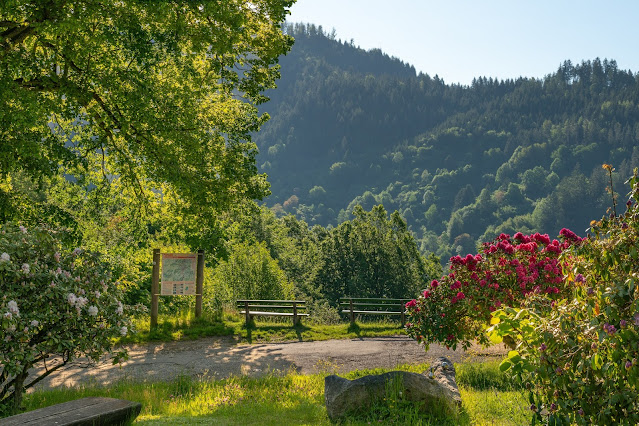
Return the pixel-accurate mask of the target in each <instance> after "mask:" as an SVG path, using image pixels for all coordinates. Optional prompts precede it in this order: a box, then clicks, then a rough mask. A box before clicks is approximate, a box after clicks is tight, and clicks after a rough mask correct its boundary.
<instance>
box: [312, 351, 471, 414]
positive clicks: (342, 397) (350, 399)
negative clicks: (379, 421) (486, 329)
mask: <svg viewBox="0 0 639 426" xmlns="http://www.w3.org/2000/svg"><path fill="white" fill-rule="evenodd" d="M391 383H392V384H393V386H392V387H393V388H395V387H396V388H397V389H398V390H399V391H400V392H401V397H402V398H403V399H405V400H407V401H412V402H414V403H415V404H417V406H418V407H419V409H420V411H423V412H429V411H430V410H431V408H432V407H433V406H437V407H438V409H437V410H436V411H438V412H441V410H442V408H444V410H455V409H456V408H457V407H460V406H461V396H460V394H459V389H458V387H457V383H456V381H455V367H454V366H453V364H452V363H451V362H450V361H449V360H448V359H446V358H444V357H441V358H438V359H437V361H435V362H434V363H433V364H432V366H431V367H430V369H428V371H425V372H424V373H423V374H416V373H408V372H406V371H391V372H389V373H385V374H380V375H372V376H365V377H361V378H359V379H356V380H348V379H344V378H342V377H338V376H335V375H331V376H327V377H326V379H325V380H324V398H325V401H326V411H327V412H328V417H329V418H330V419H331V420H332V421H338V420H340V419H342V418H343V417H344V416H346V415H348V414H350V413H357V412H362V411H364V410H367V409H368V408H369V407H370V406H371V405H372V404H373V403H374V402H376V401H382V400H383V399H384V397H385V396H386V394H387V392H388V391H389V384H391Z"/></svg>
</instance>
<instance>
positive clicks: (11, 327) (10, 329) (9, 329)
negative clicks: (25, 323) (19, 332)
mask: <svg viewBox="0 0 639 426" xmlns="http://www.w3.org/2000/svg"><path fill="white" fill-rule="evenodd" d="M7 331H8V332H9V333H13V332H14V331H16V325H15V324H11V325H10V326H9V328H7Z"/></svg>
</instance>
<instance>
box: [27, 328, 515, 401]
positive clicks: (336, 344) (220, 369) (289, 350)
mask: <svg viewBox="0 0 639 426" xmlns="http://www.w3.org/2000/svg"><path fill="white" fill-rule="evenodd" d="M128 350H129V360H128V361H126V362H124V363H123V364H122V365H113V364H112V363H111V361H110V360H108V359H105V360H103V361H101V362H99V363H98V364H97V365H88V363H87V362H86V360H82V359H80V360H77V361H75V362H74V363H72V364H69V365H67V366H65V367H64V368H63V369H62V370H61V371H58V372H56V373H54V374H52V375H51V376H50V377H48V378H47V379H45V380H43V381H42V382H40V383H39V384H38V385H36V388H40V389H42V388H51V387H60V386H71V387H73V386H78V385H83V384H98V385H108V384H110V383H113V382H115V381H118V380H122V379H126V380H134V381H156V380H163V381H164V380H172V379H175V378H176V377H178V376H180V375H189V376H192V377H196V378H197V377H211V378H226V377H229V376H230V375H251V376H260V375H263V374H266V373H269V372H275V373H280V372H286V371H289V370H295V371H297V372H300V373H303V374H309V373H317V372H342V373H343V372H348V371H351V370H357V369H365V368H377V367H381V368H394V367H396V366H397V365H400V364H419V363H426V362H427V363H430V362H432V361H433V360H435V359H436V358H438V357H440V356H445V357H447V358H448V359H450V360H451V361H453V362H456V363H459V362H467V361H483V360H490V359H499V357H500V356H503V354H504V353H505V351H504V349H503V347H492V348H488V349H483V348H481V347H479V346H478V347H473V348H471V349H470V350H469V351H468V352H463V351H461V350H457V351H452V350H447V349H445V348H443V347H441V346H438V345H431V347H430V349H429V351H428V352H425V351H424V348H423V346H421V345H419V344H417V343H416V342H415V341H414V340H412V339H410V338H409V337H406V336H391V337H377V338H364V339H350V340H328V341H318V342H291V343H271V344H253V345H248V344H237V343H236V342H235V341H234V340H233V339H232V338H227V337H225V338H221V337H212V338H205V339H199V340H192V341H180V342H168V343H148V344H144V345H131V346H128ZM54 362H55V360H54V361H53V362H49V365H54V364H53V363H54Z"/></svg>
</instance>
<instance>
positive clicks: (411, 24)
mask: <svg viewBox="0 0 639 426" xmlns="http://www.w3.org/2000/svg"><path fill="white" fill-rule="evenodd" d="M288 21H289V22H304V23H312V24H315V25H322V27H323V29H324V30H325V31H328V32H330V31H331V30H332V29H333V28H334V29H335V31H336V33H337V38H338V39H341V40H342V41H343V40H348V41H350V40H351V39H353V40H354V43H355V45H356V46H359V47H361V48H363V49H366V50H369V49H372V48H380V49H382V51H384V52H385V53H387V54H388V55H390V56H395V57H397V58H399V59H401V60H402V61H404V62H408V63H410V64H411V65H413V66H415V69H416V70H417V72H418V73H419V72H423V73H426V74H429V75H430V76H431V77H434V76H435V75H438V76H439V77H440V78H442V79H443V80H444V81H445V82H446V83H460V84H463V85H468V84H470V83H471V82H472V80H473V78H474V77H479V76H485V77H493V78H498V79H508V78H517V77H520V76H523V77H536V78H542V77H544V76H545V75H548V74H551V73H554V72H555V71H556V70H557V69H558V68H559V65H561V64H562V63H563V62H564V61H565V60H571V61H572V62H573V63H580V62H581V61H582V60H592V59H595V58H597V57H599V58H600V59H602V60H603V59H605V58H607V59H614V60H616V61H617V65H618V67H619V68H620V69H623V70H628V69H629V70H632V71H633V72H634V73H637V72H639V1H638V0H606V1H604V0H528V1H523V0H509V1H505V0H483V1H482V0H437V1H434V0H386V1H381V0H297V3H296V4H294V5H293V7H292V8H291V15H290V16H289V18H288Z"/></svg>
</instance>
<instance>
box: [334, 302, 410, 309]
mask: <svg viewBox="0 0 639 426" xmlns="http://www.w3.org/2000/svg"><path fill="white" fill-rule="evenodd" d="M340 306H342V307H343V306H348V307H349V306H351V304H350V303H340ZM363 306H379V307H384V308H395V307H397V308H401V307H402V306H404V304H403V303H355V302H353V307H363Z"/></svg>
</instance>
